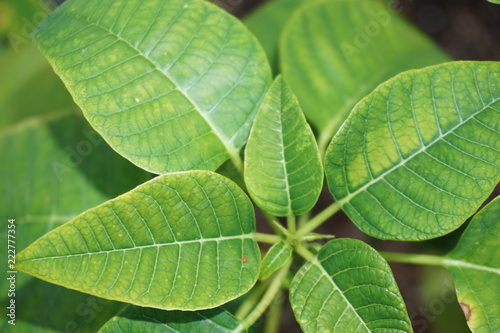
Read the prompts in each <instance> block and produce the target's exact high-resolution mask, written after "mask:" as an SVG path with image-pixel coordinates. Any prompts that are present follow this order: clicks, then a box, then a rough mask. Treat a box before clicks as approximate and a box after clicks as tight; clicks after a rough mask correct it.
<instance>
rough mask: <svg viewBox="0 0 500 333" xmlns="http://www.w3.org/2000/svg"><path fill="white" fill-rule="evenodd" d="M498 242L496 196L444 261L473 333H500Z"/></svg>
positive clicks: (499, 208)
mask: <svg viewBox="0 0 500 333" xmlns="http://www.w3.org/2000/svg"><path fill="white" fill-rule="evenodd" d="M499 239H500V197H497V198H496V199H494V200H493V201H492V202H490V203H489V204H488V205H487V206H486V207H485V208H483V209H482V210H481V211H480V212H479V213H477V214H476V215H475V216H474V218H473V219H472V221H471V223H470V225H469V226H468V227H467V229H466V230H465V232H464V234H463V235H462V238H461V239H460V241H459V242H458V245H457V247H456V248H455V249H454V250H453V251H451V252H450V253H449V254H448V256H447V257H448V259H447V260H446V261H445V263H446V268H447V269H448V270H449V271H450V272H451V274H452V275H453V279H454V280H455V285H456V288H457V297H458V301H459V302H460V306H461V307H462V310H463V311H464V313H465V317H466V319H467V324H468V325H469V327H470V329H471V330H472V331H473V332H499V331H500V316H499V313H500V305H499V300H500V248H499V247H498V240H499Z"/></svg>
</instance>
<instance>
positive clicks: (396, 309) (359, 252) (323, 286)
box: [290, 238, 412, 333]
mask: <svg viewBox="0 0 500 333" xmlns="http://www.w3.org/2000/svg"><path fill="white" fill-rule="evenodd" d="M290 302H291V304H292V308H293V311H294V313H295V317H296V318H297V321H298V322H299V324H300V326H301V327H302V329H303V330H304V332H306V333H312V332H326V331H328V332H339V333H344V332H375V331H386V332H412V329H411V324H410V320H409V319H408V314H407V312H406V308H405V306H404V302H403V299H402V297H401V294H400V293H399V290H398V287H397V284H396V281H395V280H394V277H393V276H392V272H391V269H390V268H389V265H388V264H387V262H386V261H385V260H384V259H383V258H382V257H381V256H380V255H379V254H378V253H377V251H375V250H374V249H372V248H371V247H370V246H368V245H366V244H365V243H363V242H361V241H358V240H355V239H345V238H344V239H336V240H333V241H331V242H329V243H327V244H326V245H324V246H323V248H322V249H321V250H320V251H319V253H318V254H317V257H314V258H313V259H311V260H309V261H308V262H307V263H306V264H305V265H304V266H303V267H302V268H301V269H300V270H299V271H298V273H297V274H296V276H295V278H294V279H293V281H292V286H291V287H290Z"/></svg>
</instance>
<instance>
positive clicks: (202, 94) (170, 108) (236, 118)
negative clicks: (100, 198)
mask: <svg viewBox="0 0 500 333" xmlns="http://www.w3.org/2000/svg"><path fill="white" fill-rule="evenodd" d="M34 37H35V41H36V42H37V44H38V46H39V47H40V49H41V50H42V51H43V53H44V54H45V55H46V56H47V58H48V59H49V62H50V63H51V64H52V66H53V67H54V69H55V71H56V73H57V74H59V75H60V76H61V78H62V80H63V81H64V83H65V84H66V86H67V87H68V89H69V90H70V92H71V94H72V95H73V97H74V99H75V102H76V103H77V104H78V105H79V106H80V107H81V109H82V110H83V112H84V114H85V116H86V118H87V119H88V120H89V122H90V123H91V125H92V126H93V127H94V128H95V129H96V130H97V131H98V132H99V133H100V134H101V135H102V136H103V137H104V138H105V139H106V141H107V142H108V143H109V144H110V145H111V146H112V147H113V148H114V149H115V150H116V151H117V152H119V153H120V154H121V155H123V156H125V157H126V158H128V159H129V160H131V161H132V162H133V163H135V164H137V165H138V166H140V167H142V168H144V169H146V170H148V171H151V172H155V173H166V172H171V171H182V170H191V169H208V170H215V169H217V167H219V166H220V165H221V164H222V163H223V162H224V161H226V160H227V159H229V158H232V159H233V160H235V161H240V158H239V150H240V149H241V147H242V146H243V145H244V144H245V142H246V139H247V136H248V133H249V131H250V127H251V124H252V120H253V118H254V116H255V113H256V111H257V108H258V106H259V104H260V101H261V99H262V97H263V95H264V93H265V92H266V90H267V88H268V86H269V84H270V78H271V75H270V69H269V64H268V62H267V59H266V56H265V54H264V51H263V50H262V48H261V47H260V45H259V44H258V42H257V40H256V39H255V37H254V36H253V35H252V34H250V32H249V31H248V30H247V29H246V28H245V27H244V26H243V24H242V23H241V22H239V21H238V20H237V19H236V18H234V17H232V16H231V15H229V14H228V13H226V12H224V11H223V10H222V9H220V8H218V7H217V6H215V5H213V4H210V3H209V2H208V1H203V0H169V1H164V0H146V1H142V0H130V1H128V0H69V1H67V2H65V3H64V4H63V5H61V6H60V7H59V8H58V9H57V10H55V11H54V13H52V15H51V16H50V17H49V18H48V19H47V20H45V21H44V22H43V23H42V24H41V25H40V26H39V27H38V29H37V30H36V31H35V34H34Z"/></svg>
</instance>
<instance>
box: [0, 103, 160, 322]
mask: <svg viewBox="0 0 500 333" xmlns="http://www.w3.org/2000/svg"><path fill="white" fill-rule="evenodd" d="M0 155H1V156H2V157H3V159H4V161H5V163H0V192H1V193H4V194H5V195H1V196H0V206H1V207H3V208H2V210H1V211H0V220H1V221H3V222H2V223H0V244H5V247H4V246H2V248H1V250H0V254H1V259H2V262H4V263H6V262H7V237H8V236H7V230H8V223H7V220H8V219H11V218H13V219H15V220H16V221H15V231H16V233H15V235H14V236H15V237H16V238H15V239H12V238H11V240H15V248H16V251H17V252H19V251H21V250H23V249H24V248H25V247H27V246H28V245H29V244H30V243H31V242H33V241H35V240H36V239H37V238H39V237H40V236H42V235H43V234H45V233H46V232H48V231H50V230H52V229H53V228H55V227H57V226H59V225H61V224H62V223H63V222H65V221H67V220H69V219H71V218H73V217H74V216H76V215H77V214H79V213H80V212H82V211H84V210H86V209H88V208H90V207H92V206H95V205H98V204H101V203H102V202H104V201H106V200H108V199H110V198H112V197H115V196H117V195H119V194H121V193H123V192H125V191H128V190H130V189H131V188H133V187H135V186H137V185H138V184H140V183H142V182H144V181H146V180H148V179H150V177H151V176H150V175H149V174H148V173H146V172H144V171H142V170H140V169H139V168H137V167H135V166H133V165H132V164H131V163H129V162H128V161H127V160H125V159H123V158H121V157H120V156H119V155H118V154H116V153H115V152H114V151H113V150H112V149H111V148H110V147H109V146H108V145H106V143H105V142H104V140H102V138H101V137H100V136H99V135H98V134H97V133H96V132H95V131H93V130H92V128H91V127H90V126H89V125H88V124H87V122H86V121H85V119H84V118H83V116H82V115H81V114H80V113H78V112H76V111H67V112H62V113H52V114H49V115H46V116H44V117H36V118H30V119H28V120H25V121H24V122H22V123H19V124H18V125H15V126H10V127H9V129H8V130H3V131H2V132H1V133H0ZM11 245H12V243H11ZM4 267H5V266H4ZM7 276H8V274H7V270H6V269H2V270H0V280H1V281H6V278H7ZM8 289H9V286H8V284H7V283H0V295H1V300H0V315H1V316H2V318H6V317H5V316H6V309H7V308H6V306H7V305H8V302H9V301H10V300H9V298H8V297H7V294H8V292H7V291H8ZM15 300H16V307H17V309H18V311H17V316H16V325H15V326H12V325H9V324H7V322H6V321H4V320H2V321H0V331H1V332H11V331H12V332H46V331H47V332H62V331H67V330H69V331H75V329H74V328H71V327H78V328H82V329H84V328H85V329H89V330H90V331H96V330H97V329H98V328H99V327H100V325H102V324H103V323H104V322H105V321H106V320H107V319H108V318H109V317H110V316H112V315H114V314H116V312H117V311H118V305H117V303H115V302H109V301H107V302H106V301H103V300H99V299H97V298H96V297H93V296H89V295H85V294H81V293H78V292H75V291H71V292H70V291H68V290H66V289H65V288H62V287H59V286H55V285H50V284H48V283H46V282H42V281H40V280H36V279H34V278H33V277H31V276H28V275H26V274H23V273H20V272H19V273H17V274H16V297H15ZM96 309H99V311H97V310H96ZM89 318H91V319H90V321H89Z"/></svg>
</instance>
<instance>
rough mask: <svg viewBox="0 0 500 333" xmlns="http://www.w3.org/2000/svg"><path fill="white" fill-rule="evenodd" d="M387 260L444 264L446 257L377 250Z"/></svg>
mask: <svg viewBox="0 0 500 333" xmlns="http://www.w3.org/2000/svg"><path fill="white" fill-rule="evenodd" d="M379 253H380V255H381V256H382V257H384V258H385V259H386V260H387V261H392V262H399V263H403V264H417V265H431V266H444V265H445V262H446V258H445V257H442V256H434V255H428V254H413V253H398V252H379Z"/></svg>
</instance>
